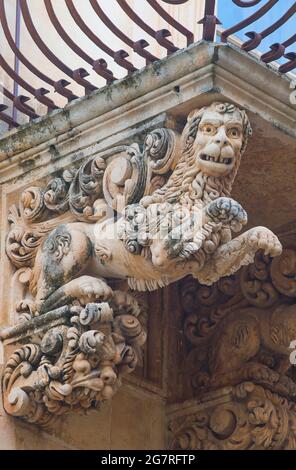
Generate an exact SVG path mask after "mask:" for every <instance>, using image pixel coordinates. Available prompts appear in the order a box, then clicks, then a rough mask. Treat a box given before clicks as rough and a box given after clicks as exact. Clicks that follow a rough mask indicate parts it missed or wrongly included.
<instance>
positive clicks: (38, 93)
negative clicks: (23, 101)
mask: <svg viewBox="0 0 296 470" xmlns="http://www.w3.org/2000/svg"><path fill="white" fill-rule="evenodd" d="M0 66H1V67H2V68H3V70H5V72H6V73H7V75H8V76H9V77H11V78H12V80H14V81H15V82H16V83H18V84H19V85H20V86H21V87H22V88H24V89H25V90H27V91H28V92H29V93H30V94H31V95H33V96H35V98H36V99H37V101H39V102H40V103H42V104H44V105H46V106H47V107H48V108H49V109H58V107H57V106H56V105H55V103H54V102H53V101H52V100H50V99H49V98H46V97H45V96H44V95H45V94H47V93H49V91H48V90H46V89H45V88H38V89H35V88H33V87H32V86H31V85H30V84H29V83H28V82H27V81H25V80H24V79H23V78H22V77H20V76H19V75H18V74H17V73H16V72H15V71H14V70H13V69H12V68H11V67H10V65H8V63H7V62H6V60H5V59H4V57H3V56H2V55H1V54H0ZM14 98H15V97H14V96H13V98H12V99H13V100H14Z"/></svg>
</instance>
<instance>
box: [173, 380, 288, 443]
mask: <svg viewBox="0 0 296 470" xmlns="http://www.w3.org/2000/svg"><path fill="white" fill-rule="evenodd" d="M225 395H226V396H225ZM215 398H216V400H214V399H213V397H211V396H209V401H208V403H207V404H205V405H196V411H192V413H191V414H190V416H186V417H184V416H182V418H172V419H171V420H170V423H169V430H170V448H171V449H178V450H185V449H186V450H281V449H286V450H292V449H295V445H296V433H295V424H296V421H295V420H296V406H295V403H294V402H292V401H288V400H286V399H284V398H282V397H281V396H280V395H278V394H276V393H272V392H270V391H269V390H266V389H264V388H263V387H259V386H256V385H254V384H253V383H251V382H243V383H241V384H240V385H238V386H236V387H232V388H231V390H230V391H229V392H228V393H227V394H225V393H224V396H223V393H222V392H221V395H220V397H219V396H218V395H217V394H216V397H215ZM219 398H220V400H219ZM214 401H215V402H216V404H214V403H213V404H212V403H211V402H214ZM218 401H220V404H219V403H218V404H217V402H218Z"/></svg>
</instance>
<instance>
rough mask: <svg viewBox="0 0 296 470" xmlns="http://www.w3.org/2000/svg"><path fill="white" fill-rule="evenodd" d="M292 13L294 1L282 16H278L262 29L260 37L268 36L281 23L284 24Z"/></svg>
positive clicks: (295, 4)
mask: <svg viewBox="0 0 296 470" xmlns="http://www.w3.org/2000/svg"><path fill="white" fill-rule="evenodd" d="M294 13H296V2H295V3H294V5H292V6H291V7H290V8H289V9H288V10H287V11H286V13H285V14H284V15H283V16H281V18H279V19H278V20H277V21H275V22H274V23H273V24H272V25H270V26H269V27H268V28H266V29H265V30H264V31H262V33H260V36H262V38H266V37H267V36H269V35H270V34H271V33H273V32H274V31H275V30H276V29H278V28H280V27H281V26H282V25H283V24H285V23H286V22H287V21H288V20H289V19H290V18H291V17H292V16H293V15H294Z"/></svg>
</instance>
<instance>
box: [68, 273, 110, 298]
mask: <svg viewBox="0 0 296 470" xmlns="http://www.w3.org/2000/svg"><path fill="white" fill-rule="evenodd" d="M64 289H65V294H66V295H68V296H70V297H75V298H77V299H78V300H79V301H80V302H81V303H82V304H83V305H86V304H87V303H89V302H92V301H95V300H105V301H106V300H108V299H110V298H111V297H112V295H113V291H112V289H111V287H109V286H108V284H106V282H105V281H103V280H102V279H97V278H95V277H91V276H81V277H79V278H78V279H73V281H70V282H69V283H68V284H66V285H65V287H64Z"/></svg>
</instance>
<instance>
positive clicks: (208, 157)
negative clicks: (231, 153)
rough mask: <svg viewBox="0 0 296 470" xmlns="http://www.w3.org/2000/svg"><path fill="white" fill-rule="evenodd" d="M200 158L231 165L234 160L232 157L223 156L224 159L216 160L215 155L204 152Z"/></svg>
mask: <svg viewBox="0 0 296 470" xmlns="http://www.w3.org/2000/svg"><path fill="white" fill-rule="evenodd" d="M199 158H200V159H201V160H204V161H207V162H213V163H218V164H221V163H222V164H223V165H231V163H232V160H233V159H232V158H223V159H222V161H217V160H215V157H212V156H211V155H207V154H205V153H202V154H201V155H200V157H199Z"/></svg>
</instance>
